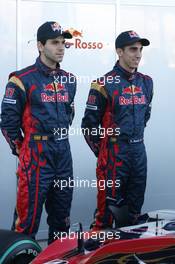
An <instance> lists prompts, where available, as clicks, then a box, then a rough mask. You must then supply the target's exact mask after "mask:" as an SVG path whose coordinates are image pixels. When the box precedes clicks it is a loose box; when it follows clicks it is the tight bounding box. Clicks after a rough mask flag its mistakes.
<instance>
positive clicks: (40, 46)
mask: <svg viewBox="0 0 175 264" xmlns="http://www.w3.org/2000/svg"><path fill="white" fill-rule="evenodd" d="M37 48H38V51H40V52H42V51H43V48H44V45H43V44H42V43H41V41H37Z"/></svg>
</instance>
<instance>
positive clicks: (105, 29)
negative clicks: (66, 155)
mask: <svg viewBox="0 0 175 264" xmlns="http://www.w3.org/2000/svg"><path fill="white" fill-rule="evenodd" d="M49 20H55V21H58V22H60V23H61V25H62V26H63V27H65V28H68V27H73V28H75V29H77V30H80V31H81V30H82V31H83V38H82V41H86V42H89V41H96V42H102V43H103V44H104V48H103V49H95V50H88V49H75V47H71V48H69V49H67V50H66V55H65V58H64V62H63V63H62V68H64V69H65V70H68V71H71V72H73V73H74V74H76V75H83V76H84V75H87V76H89V77H90V79H89V81H87V80H86V81H84V82H83V83H80V82H79V83H78V87H77V95H76V101H75V104H76V117H75V120H74V123H73V126H74V127H75V128H78V127H80V123H81V118H82V116H83V113H84V108H85V102H86V99H87V94H88V91H89V85H90V84H89V82H90V80H92V79H94V78H96V77H97V76H101V75H103V74H104V73H105V72H107V71H109V70H110V69H111V68H112V67H113V65H114V63H115V61H116V54H115V49H114V41H115V37H116V35H117V34H118V33H120V32H121V31H124V30H129V29H133V30H135V31H136V32H138V33H139V34H140V35H141V36H145V37H147V38H148V39H150V41H151V45H150V46H149V47H147V48H145V49H144V52H143V60H142V63H141V65H140V69H139V70H140V71H141V72H143V73H146V74H148V75H151V76H152V77H153V79H154V89H155V93H154V100H153V111H152V118H151V121H150V122H149V125H148V127H147V129H146V133H145V137H146V146H147V153H148V168H149V169H148V183H147V192H146V198H145V204H144V208H143V211H146V210H152V209H159V208H171V209H175V208H174V207H175V206H174V201H175V191H174V185H175V180H174V177H175V167H174V163H175V155H174V148H175V139H174V135H175V125H174V118H173V117H174V116H175V104H174V98H175V88H174V82H173V81H174V78H173V77H174V75H175V45H174V43H175V30H174V25H175V1H173V0H172V1H163V0H161V1H160V0H159V1H156V0H154V1H150V0H149V1H148V0H147V1H146V0H144V1H143V0H137V1H132V0H131V1H126V0H120V1H115V0H114V1H112V0H110V1H100V0H99V1H97V0H96V1H91V0H89V1H83V0H82V1H68V0H67V1H66V0H65V1H56V0H55V1H49V0H48V1H37V0H33V1H29V0H28V1H25V0H21V1H20V0H18V1H15V0H1V2H0V22H1V23H0V25H1V26H0V35H1V41H0V54H1V60H0V69H1V74H0V87H1V89H0V100H2V96H3V93H4V88H5V84H6V82H7V79H8V74H9V73H10V72H11V71H14V70H15V69H16V68H21V67H25V66H27V65H29V64H33V62H34V61H35V58H36V57H37V56H38V53H37V49H36V31H37V28H38V26H40V25H41V24H42V23H44V22H45V21H49ZM29 40H31V41H30V42H29V43H28V41H29ZM70 141H71V147H72V154H73V160H74V177H75V179H89V180H90V179H95V166H96V159H95V157H94V156H93V154H92V152H91V151H90V150H89V148H88V146H87V145H86V143H85V141H84V139H83V137H82V136H71V137H70ZM15 170H16V159H15V158H14V157H13V156H12V155H11V153H10V150H9V147H8V145H7V144H6V142H5V140H4V139H3V137H2V136H1V135H0V175H1V184H0V228H10V226H11V221H12V213H13V207H14V206H15V192H16V178H15ZM95 207H96V190H95V188H86V189H84V188H75V191H74V200H73V206H72V217H71V218H72V224H73V223H76V222H79V221H82V222H83V225H84V226H85V228H87V227H88V225H89V223H90V222H91V219H92V213H93V210H94V208H95ZM73 227H74V226H73ZM46 229H47V226H46V223H45V215H44V216H43V219H42V223H41V227H40V232H39V237H44V236H45V235H46Z"/></svg>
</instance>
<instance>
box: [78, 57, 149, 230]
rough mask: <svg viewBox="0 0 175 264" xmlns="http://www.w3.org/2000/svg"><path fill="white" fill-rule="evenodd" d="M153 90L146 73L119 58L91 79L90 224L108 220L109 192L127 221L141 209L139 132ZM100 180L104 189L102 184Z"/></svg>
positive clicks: (143, 170) (87, 128) (87, 127)
mask: <svg viewBox="0 0 175 264" xmlns="http://www.w3.org/2000/svg"><path fill="white" fill-rule="evenodd" d="M152 94H153V82H152V79H151V78H150V77H148V76H146V75H143V74H141V73H139V72H137V71H136V72H134V73H129V72H127V71H125V70H124V69H123V68H122V67H121V66H120V65H119V62H117V63H116V65H115V66H114V68H113V70H112V71H110V72H109V73H107V74H106V75H105V76H103V77H101V78H99V79H97V80H95V81H93V82H92V84H91V89H90V92H89V97H88V101H87V105H86V110H85V115H84V118H83V120H82V130H83V133H84V135H85V139H86V141H87V143H88V144H89V146H90V148H91V149H92V150H93V152H94V153H95V155H96V156H97V157H98V161H97V170H96V172H97V182H98V185H97V186H98V194H97V209H98V211H97V214H96V218H95V226H94V228H101V227H105V226H109V225H110V224H111V223H112V217H111V215H110V213H109V212H108V210H107V199H106V198H107V197H109V198H112V200H113V199H114V200H115V201H117V202H119V201H122V200H124V201H125V203H126V204H127V205H128V207H129V221H130V223H134V220H135V218H137V216H138V215H139V214H140V212H141V208H142V205H143V202H144V193H145V187H146V175H147V158H146V152H145V146H144V142H143V136H144V128H145V126H146V123H147V121H148V119H149V118H150V112H151V100H152ZM102 129H103V130H102ZM95 130H96V131H95ZM104 131H105V132H104ZM102 181H105V188H101V186H102V183H101V182H102Z"/></svg>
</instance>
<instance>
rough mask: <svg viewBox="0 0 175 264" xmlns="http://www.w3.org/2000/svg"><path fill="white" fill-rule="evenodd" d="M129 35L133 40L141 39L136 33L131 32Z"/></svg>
mask: <svg viewBox="0 0 175 264" xmlns="http://www.w3.org/2000/svg"><path fill="white" fill-rule="evenodd" d="M128 34H129V36H130V37H131V38H139V35H138V34H137V33H136V32H135V31H130V32H128Z"/></svg>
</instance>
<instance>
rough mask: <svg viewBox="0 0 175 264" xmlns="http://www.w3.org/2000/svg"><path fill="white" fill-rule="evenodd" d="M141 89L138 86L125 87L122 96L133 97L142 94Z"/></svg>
mask: <svg viewBox="0 0 175 264" xmlns="http://www.w3.org/2000/svg"><path fill="white" fill-rule="evenodd" d="M142 93H143V92H142V88H141V87H139V86H135V85H132V86H129V87H125V88H124V89H123V91H122V94H130V95H135V94H142Z"/></svg>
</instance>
